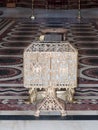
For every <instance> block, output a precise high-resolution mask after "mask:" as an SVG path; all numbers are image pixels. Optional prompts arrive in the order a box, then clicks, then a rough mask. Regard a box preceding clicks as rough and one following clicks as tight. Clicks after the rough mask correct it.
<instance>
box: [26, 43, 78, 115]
mask: <svg viewBox="0 0 98 130" xmlns="http://www.w3.org/2000/svg"><path fill="white" fill-rule="evenodd" d="M77 54H78V52H77V50H76V49H75V48H74V47H73V46H72V45H70V44H69V43H68V42H61V43H40V42H37V43H32V44H31V45H30V46H29V47H28V48H26V50H25V51H24V86H25V87H26V88H30V98H31V99H32V101H31V102H33V101H35V100H36V97H37V93H38V92H37V89H40V90H41V89H44V90H45V91H44V92H45V97H44V98H43V99H42V101H41V103H40V104H37V111H36V116H39V113H40V112H41V111H60V112H61V114H62V115H66V112H65V103H64V102H62V101H61V100H59V98H58V97H57V95H56V90H57V89H59V90H61V89H62V88H63V89H66V92H67V100H68V101H69V102H71V101H72V98H73V93H74V88H75V87H77Z"/></svg>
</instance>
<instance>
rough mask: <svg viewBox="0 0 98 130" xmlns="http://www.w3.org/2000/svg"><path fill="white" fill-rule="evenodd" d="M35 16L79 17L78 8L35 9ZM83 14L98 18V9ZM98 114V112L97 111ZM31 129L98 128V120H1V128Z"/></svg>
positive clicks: (19, 13)
mask: <svg viewBox="0 0 98 130" xmlns="http://www.w3.org/2000/svg"><path fill="white" fill-rule="evenodd" d="M0 10H2V11H3V15H1V16H0V17H15V18H18V17H20V18H24V17H26V18H28V17H31V15H32V10H31V9H26V8H20V7H18V8H15V9H14V8H10V9H9V8H1V7H0ZM33 13H34V15H35V17H39V18H40V17H41V18H42V17H46V18H48V17H52V16H53V17H65V18H66V17H69V18H73V17H77V15H78V11H77V10H61V11H60V10H55V11H54V10H42V9H41V10H38V9H36V10H34V12H33ZM81 15H82V17H84V18H87V17H88V18H98V9H87V10H82V11H81ZM96 114H97V112H96ZM18 129H19V130H30V129H32V130H33V129H34V130H35V129H36V130H50V129H51V130H88V129H89V130H92V129H93V130H98V121H97V120H93V121H92V120H91V121H87V120H86V121H83V120H81V121H78V120H77V121H75V120H74V121H73V120H70V121H68V120H67V121H61V120H59V121H55V120H49V121H45V120H40V121H39V120H38V121H32V120H30V121H29V120H26V121H22V120H21V121H19V120H14V121H12V120H10V121H8V120H1V121H0V130H18Z"/></svg>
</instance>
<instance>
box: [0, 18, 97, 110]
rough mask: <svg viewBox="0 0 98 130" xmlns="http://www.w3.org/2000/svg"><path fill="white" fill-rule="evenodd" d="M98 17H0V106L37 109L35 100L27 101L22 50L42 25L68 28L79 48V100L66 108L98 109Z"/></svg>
mask: <svg viewBox="0 0 98 130" xmlns="http://www.w3.org/2000/svg"><path fill="white" fill-rule="evenodd" d="M6 20H7V21H9V20H10V23H11V24H9V22H8V23H6ZM97 20H98V19H83V20H82V21H81V22H79V21H77V20H76V19H71V18H69V19H66V18H46V19H44V18H42V19H41V18H39V19H35V20H34V21H32V20H31V19H29V18H28V19H27V18H26V19H12V20H11V19H4V18H0V25H1V26H2V33H1V39H0V110H13V111H15V110H21V111H24V110H25V111H26V110H34V109H35V104H29V105H28V104H25V100H26V99H28V89H26V88H25V87H24V86H23V52H24V49H25V48H26V47H27V46H28V45H30V44H31V43H32V41H37V40H38V39H39V36H40V35H41V32H40V30H41V29H44V28H49V27H58V28H59V27H60V28H61V27H62V28H66V29H68V33H67V40H68V41H69V42H70V43H71V44H72V45H73V46H74V47H76V48H77V49H78V52H79V56H78V61H79V62H78V63H79V64H78V87H77V88H76V92H75V95H74V98H75V101H76V102H75V103H72V104H67V107H66V109H67V110H68V111H71V110H73V111H76V110H81V111H84V110H87V111H88V110H98V67H97V64H98V63H97V59H98V23H97ZM2 21H3V22H2ZM4 23H5V26H4V27H3V25H4ZM51 36H52V35H51ZM60 40H61V39H59V41H60ZM50 42H54V41H50Z"/></svg>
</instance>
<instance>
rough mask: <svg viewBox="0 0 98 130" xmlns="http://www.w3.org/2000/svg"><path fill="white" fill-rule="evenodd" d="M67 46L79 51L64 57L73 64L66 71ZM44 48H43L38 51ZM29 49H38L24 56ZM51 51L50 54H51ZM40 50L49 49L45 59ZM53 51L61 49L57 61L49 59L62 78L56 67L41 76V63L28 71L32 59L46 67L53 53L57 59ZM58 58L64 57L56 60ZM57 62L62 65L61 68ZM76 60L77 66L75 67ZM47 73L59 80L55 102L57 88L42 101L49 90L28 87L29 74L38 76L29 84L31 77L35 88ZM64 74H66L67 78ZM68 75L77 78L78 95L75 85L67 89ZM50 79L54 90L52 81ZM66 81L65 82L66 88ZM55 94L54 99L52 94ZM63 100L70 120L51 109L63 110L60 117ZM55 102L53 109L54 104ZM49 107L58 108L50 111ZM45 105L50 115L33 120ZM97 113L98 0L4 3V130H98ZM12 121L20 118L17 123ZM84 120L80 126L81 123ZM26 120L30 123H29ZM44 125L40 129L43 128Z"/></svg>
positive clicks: (0, 91)
mask: <svg viewBox="0 0 98 130" xmlns="http://www.w3.org/2000/svg"><path fill="white" fill-rule="evenodd" d="M65 43H68V44H70V45H71V46H72V48H74V49H75V50H76V52H77V53H76V57H73V56H74V55H75V54H74V53H71V54H72V55H69V57H67V56H65V59H66V60H67V59H68V65H69V66H70V65H71V67H70V68H67V69H64V68H62V67H65V66H66V67H67V63H66V62H65V61H62V59H63V58H62V55H61V54H63V55H64V54H66V52H64V51H66V50H67V51H68V52H67V54H69V53H70V49H67V47H68V46H67V47H65V45H64V47H65V48H63V44H65ZM31 45H32V46H31ZM41 45H42V46H41ZM39 46H40V49H39V48H38V47H39ZM28 47H32V48H33V49H32V48H29V49H28V50H27V52H26V53H25V55H24V52H25V50H26V49H27V48H28ZM49 47H50V48H49ZM59 48H60V49H59ZM34 49H35V50H34ZM49 49H50V50H49ZM31 50H33V51H34V53H32V55H31V52H29V51H31ZM36 50H37V51H36ZM46 50H48V51H49V55H48V54H47V52H46ZM38 51H39V52H41V53H42V51H45V52H44V55H43V56H40V57H38V55H40V54H39V52H38ZM52 51H53V52H55V51H56V53H55V54H56V55H55V56H54V57H55V58H54V59H50V61H49V64H50V66H49V67H50V68H52V65H53V63H54V62H55V63H54V64H58V66H57V67H58V69H59V70H58V71H57V70H56V72H57V73H59V74H58V75H61V77H59V76H55V73H54V71H55V66H56V65H54V68H53V69H54V70H53V69H51V70H48V68H44V70H43V72H42V73H41V71H42V68H40V66H39V65H38V66H37V68H36V65H37V64H34V66H35V70H34V66H33V67H32V68H33V70H32V68H30V70H29V69H28V66H26V65H27V63H29V62H30V60H29V58H30V56H31V59H33V60H35V58H36V57H38V58H37V61H36V60H35V62H38V61H39V63H40V64H41V65H43V64H45V65H46V64H47V66H48V60H47V57H48V58H50V57H49V56H50V52H51V55H52V54H53V55H54V53H53V52H52ZM71 52H72V50H71ZM28 53H30V54H28ZM57 53H58V55H57ZM27 54H28V55H29V57H28V55H27ZM67 54H66V55H67ZM34 55H35V58H34ZM58 56H60V58H59V59H57V61H56V58H57V57H58ZM24 58H25V60H24ZM45 58H46V59H45ZM52 58H53V57H52ZM53 60H54V61H53ZM32 62H33V61H32ZM58 62H62V64H61V63H58ZM74 62H76V63H75V66H74ZM24 64H26V65H24ZM30 64H31V63H30ZM51 64H52V65H51ZM59 64H60V66H59ZM65 64H66V65H65ZM24 66H26V67H27V68H26V70H25V71H26V72H25V71H24ZM60 67H61V69H60ZM45 69H46V71H47V75H48V72H49V74H50V75H53V74H54V77H56V78H57V79H58V80H60V81H57V80H55V79H53V84H54V80H55V82H56V81H57V83H56V88H54V90H56V92H55V94H56V97H55V96H54V97H55V98H54V99H52V98H51V97H52V96H53V95H55V94H54V92H53V91H54V90H53V91H52V89H51V90H49V93H48V94H50V97H48V98H46V100H44V98H42V97H45V96H44V95H45V94H46V95H47V92H48V88H44V87H41V83H37V84H36V85H37V89H36V90H35V88H34V89H31V88H29V87H30V85H31V84H30V85H28V87H25V85H24V79H25V78H24V74H25V73H26V74H25V75H27V74H28V71H29V73H30V71H31V72H32V71H33V72H34V74H33V75H31V76H29V78H28V80H26V81H27V82H28V81H29V79H31V77H33V78H34V79H35V80H34V79H32V84H33V86H34V85H35V83H33V81H34V82H35V81H37V77H38V76H39V75H38V74H39V72H40V74H41V75H42V74H44V71H45ZM76 69H77V70H76ZM35 72H36V73H38V74H36V73H35ZM64 72H66V74H63V73H64ZM57 73H56V75H57ZM60 73H61V74H60ZM67 73H71V76H72V77H71V78H70V76H69V78H68V82H69V80H70V81H71V80H72V79H73V80H72V83H74V81H75V80H76V86H75V87H74V92H72V91H73V88H71V87H70V86H68V85H65V86H64V83H65V82H64V80H65V79H64V80H63V78H64V77H66V75H67ZM75 74H76V75H75ZM28 75H29V74H28ZM34 75H35V76H34ZM47 75H45V77H43V81H44V82H45V84H47V83H46V81H45V78H46V79H48V78H49V77H48V76H47ZM50 75H49V76H50ZM62 75H64V76H62ZM25 77H26V76H25ZM62 77H63V78H62ZM74 77H75V78H74ZM26 78H27V77H26ZM41 78H42V77H41ZM50 78H51V76H50ZM59 78H61V79H59ZM66 80H67V78H66ZM48 81H49V84H50V86H51V84H52V82H50V80H48ZM48 81H47V82H48ZM51 81H52V80H51ZM61 81H62V82H64V83H63V84H61ZM27 82H26V83H27ZM37 82H39V80H38V81H37ZM58 82H59V83H58ZM26 83H25V84H26ZM30 83H31V82H30ZM72 83H71V85H72ZM43 84H44V83H43ZM65 84H66V83H65ZM36 85H35V86H36ZM31 86H32V85H31ZM39 86H40V87H39ZM46 86H47V85H46ZM58 86H60V87H58ZM68 87H70V89H69V88H68ZM31 90H32V91H31ZM67 90H70V91H67ZM51 91H52V92H53V93H52V94H53V95H51ZM36 92H37V93H38V95H37V101H36V102H35V101H32V100H34V98H35V97H34V95H35V93H36ZM69 95H71V96H69ZM33 97H34V98H33ZM50 100H51V101H50ZM45 101H46V102H45ZM41 102H42V104H41ZM59 102H60V103H61V104H63V105H64V111H65V113H66V116H62V115H63V114H62V115H60V113H58V112H56V111H55V112H54V111H53V112H51V111H49V110H50V109H51V110H54V109H55V110H59V109H60V111H61V113H63V112H62V110H63V108H62V106H59V105H58V104H59ZM63 102H64V103H63ZM52 103H53V106H52V105H51V104H52ZM40 104H41V105H40ZM47 104H48V105H47ZM61 104H60V105H61ZM57 105H58V106H59V107H57ZM39 106H41V107H39ZM50 106H51V107H53V108H50ZM43 107H44V108H46V110H47V111H48V112H46V113H45V112H42V113H41V114H40V115H39V116H37V117H36V116H34V112H35V111H36V109H38V110H39V109H40V110H42V109H43ZM47 107H48V108H47ZM97 114H98V0H0V122H1V120H6V122H7V123H6V128H5V130H11V129H12V128H13V126H15V127H14V128H13V130H17V126H18V127H20V128H21V129H23V127H22V126H24V129H28V128H29V129H31V128H32V127H33V128H35V129H36V128H37V130H42V129H46V127H47V130H48V129H49V130H50V129H53V130H59V129H62V130H63V129H64V128H66V129H69V130H74V129H75V130H76V129H80V128H81V130H82V129H84V128H85V130H87V129H89V130H91V129H92V128H94V130H97V122H96V121H95V120H98V116H97ZM10 120H11V121H10ZM13 120H18V122H17V125H16V124H15V123H14V122H13ZM19 120H21V121H22V123H20V122H19ZM80 120H81V122H78V121H80ZM85 120H86V121H87V120H88V121H87V122H86V123H87V124H86V123H85V122H83V121H85ZM89 120H93V121H95V122H93V126H92V123H91V124H90V123H89ZM25 121H27V122H26V123H25ZM29 121H30V122H29ZM34 121H37V122H34ZM66 121H67V122H66ZM4 122H5V121H4ZM4 122H1V126H0V127H1V128H3V127H4ZM11 122H12V123H11ZM39 122H41V123H39ZM77 122H78V124H77ZM39 124H40V126H41V127H40V126H38V125H39ZM84 124H85V125H84ZM2 130H3V129H2Z"/></svg>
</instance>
